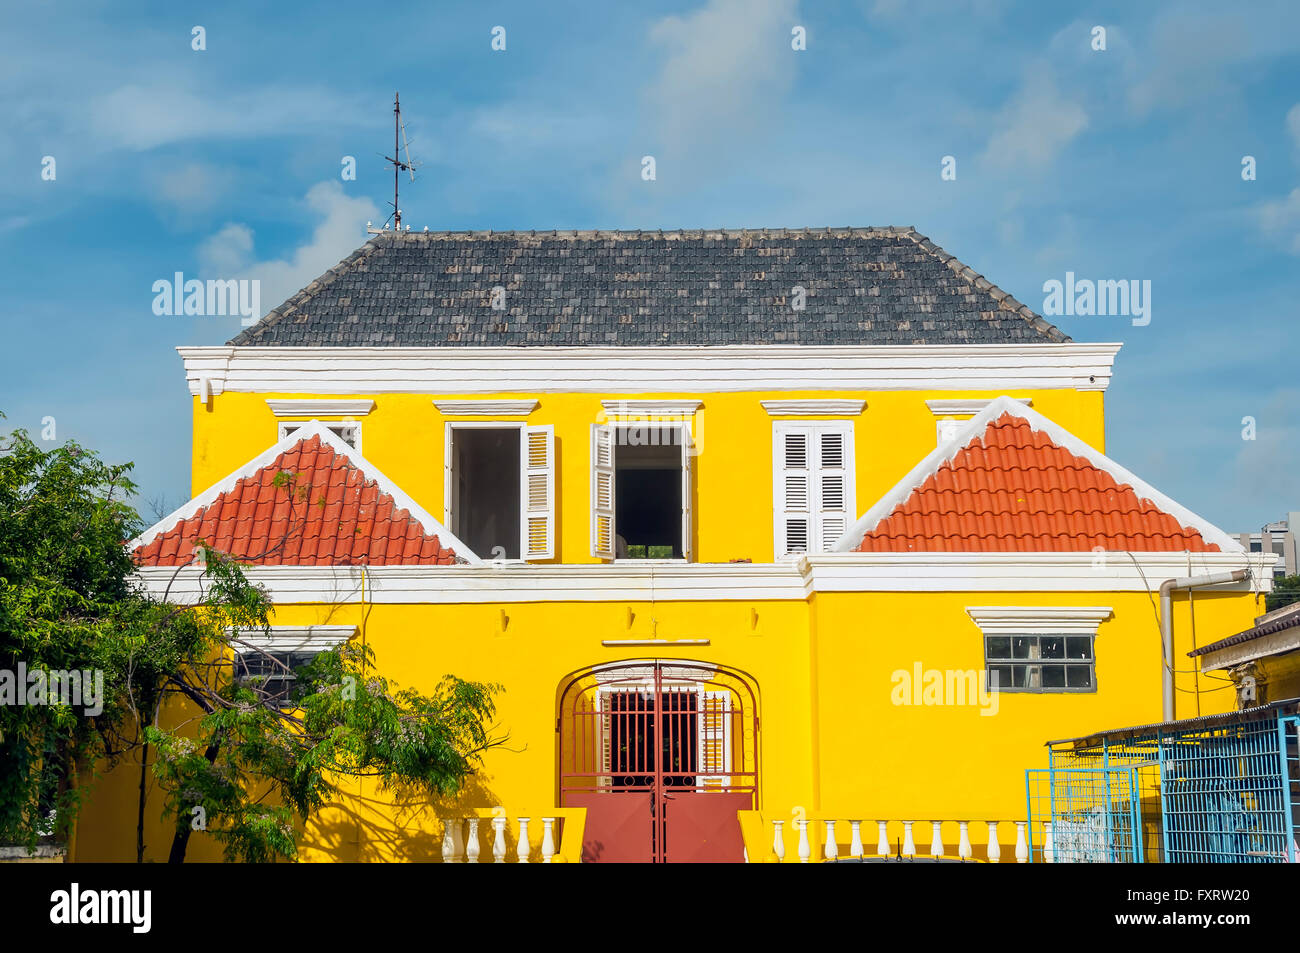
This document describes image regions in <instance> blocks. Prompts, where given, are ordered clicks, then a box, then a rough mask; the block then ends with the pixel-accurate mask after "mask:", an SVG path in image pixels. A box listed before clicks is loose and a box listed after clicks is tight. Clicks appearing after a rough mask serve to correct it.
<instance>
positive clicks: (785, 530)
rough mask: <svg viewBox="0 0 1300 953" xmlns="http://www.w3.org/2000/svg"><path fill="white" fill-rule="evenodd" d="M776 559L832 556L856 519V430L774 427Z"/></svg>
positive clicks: (813, 425)
mask: <svg viewBox="0 0 1300 953" xmlns="http://www.w3.org/2000/svg"><path fill="white" fill-rule="evenodd" d="M774 433H775V439H774V441H773V442H774V444H775V455H776V460H775V461H774V463H775V466H774V471H775V472H774V474H773V477H774V480H775V485H774V487H773V497H774V502H775V511H776V512H775V516H776V519H775V527H774V530H775V533H774V537H775V543H776V546H775V549H776V555H777V557H778V558H779V557H781V556H784V555H787V554H790V553H822V552H827V551H829V550H830V549H831V548H832V547H833V546H834V545H835V543H836V541H837V540H838V539H839V538H840V536H842V535H843V534H844V532H845V530H847V529H848V527H849V524H850V522H851V521H852V519H853V513H854V498H853V425H852V424H851V423H847V422H846V423H824V424H822V423H806V424H801V423H783V424H778V425H776V429H775V431H774Z"/></svg>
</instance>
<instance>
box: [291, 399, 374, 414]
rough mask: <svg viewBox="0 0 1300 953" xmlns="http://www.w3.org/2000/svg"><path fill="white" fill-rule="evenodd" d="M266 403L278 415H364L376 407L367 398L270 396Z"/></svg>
mask: <svg viewBox="0 0 1300 953" xmlns="http://www.w3.org/2000/svg"><path fill="white" fill-rule="evenodd" d="M266 404H267V406H268V407H270V408H271V413H273V414H275V415H276V416H277V417H364V416H365V415H366V414H368V413H370V412H371V411H372V410H374V409H375V402H374V401H373V400H370V399H369V398H367V399H365V400H327V399H323V398H319V397H313V398H309V399H307V400H284V399H281V398H278V397H268V398H267V399H266Z"/></svg>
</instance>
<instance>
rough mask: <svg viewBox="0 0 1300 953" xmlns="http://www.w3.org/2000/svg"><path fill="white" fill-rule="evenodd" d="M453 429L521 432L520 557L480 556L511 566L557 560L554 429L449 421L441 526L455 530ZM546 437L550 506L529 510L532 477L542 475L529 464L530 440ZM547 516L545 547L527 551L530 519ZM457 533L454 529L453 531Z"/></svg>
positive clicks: (512, 423) (512, 422)
mask: <svg viewBox="0 0 1300 953" xmlns="http://www.w3.org/2000/svg"><path fill="white" fill-rule="evenodd" d="M454 430H517V431H518V432H519V555H518V556H517V557H514V558H511V559H502V560H495V559H493V557H492V554H491V553H479V556H480V557H481V558H482V559H484V560H488V561H492V562H504V563H509V564H516V563H526V562H533V561H538V560H546V559H554V558H555V428H554V427H553V426H552V425H550V424H546V425H543V426H534V425H530V424H527V423H524V422H523V421H519V420H448V421H447V422H446V424H445V426H444V432H443V449H442V514H443V521H442V524H443V525H444V526H446V527H447V528H448V529H451V528H452V521H453V518H454V510H455V505H454V504H455V487H456V482H455V479H454V477H453V474H452V457H451V444H452V431H454ZM539 432H540V433H545V434H547V435H548V436H547V438H546V442H547V446H548V448H549V454H548V456H549V459H548V461H547V464H546V466H545V468H544V470H545V484H546V497H547V503H543V504H541V505H540V506H533V507H530V494H529V487H530V478H536V477H538V476H539V475H540V474H539V472H538V469H537V468H530V467H529V465H528V461H529V455H528V438H529V435H530V434H535V433H539ZM538 516H545V517H546V518H547V519H548V522H549V525H548V527H547V533H546V548H545V549H544V550H541V551H537V552H531V553H530V552H529V549H528V543H529V539H528V523H529V519H530V517H531V518H532V519H536V518H537V517H538ZM453 532H454V530H453Z"/></svg>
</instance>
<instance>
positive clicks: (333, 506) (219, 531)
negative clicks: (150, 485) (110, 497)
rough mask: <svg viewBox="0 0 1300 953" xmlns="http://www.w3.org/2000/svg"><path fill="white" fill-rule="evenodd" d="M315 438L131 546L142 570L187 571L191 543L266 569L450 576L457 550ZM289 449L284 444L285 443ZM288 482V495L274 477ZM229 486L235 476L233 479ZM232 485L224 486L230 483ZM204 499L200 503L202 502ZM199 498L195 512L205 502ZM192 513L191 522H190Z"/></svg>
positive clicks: (291, 448) (182, 512)
mask: <svg viewBox="0 0 1300 953" xmlns="http://www.w3.org/2000/svg"><path fill="white" fill-rule="evenodd" d="M328 439H329V438H326V439H325V440H322V435H321V434H319V433H315V434H313V435H312V436H310V437H306V438H304V439H300V440H298V441H297V442H296V443H293V444H291V445H287V446H285V448H284V449H283V450H282V452H280V453H279V455H278V456H276V457H275V458H274V459H273V460H272V461H271V462H270V463H267V464H266V465H264V466H261V467H260V468H258V469H256V470H255V471H253V472H251V473H248V474H247V475H245V476H240V477H239V478H238V479H237V480H235V482H234V483H233V485H231V486H230V487H229V488H228V489H224V490H223V491H222V492H219V493H217V494H216V495H215V497H214V498H212V499H210V500H207V501H206V502H204V503H203V505H202V506H200V507H198V508H197V509H195V508H194V507H193V504H191V506H190V507H188V508H182V509H181V510H179V511H177V513H176V514H173V517H177V519H176V521H175V522H174V523H173V524H171V525H169V526H168V527H167V528H165V529H161V531H160V527H161V526H163V524H165V523H167V522H168V520H170V519H172V517H168V520H164V521H163V524H159V527H154V529H153V530H150V531H149V532H148V533H146V534H145V535H144V536H142V537H140V540H138V541H137V542H138V543H139V545H138V546H137V548H136V550H135V553H136V557H137V561H138V563H139V564H140V565H142V566H177V565H182V564H184V563H186V562H188V561H189V559H190V557H191V556H192V554H193V552H194V543H195V541H196V540H200V539H202V540H204V541H206V542H207V543H208V545H210V546H212V547H213V548H214V549H216V550H218V551H219V552H223V553H228V554H230V555H232V556H235V557H237V558H238V559H240V560H241V561H244V562H248V563H253V564H255V565H263V566H344V565H357V564H362V563H364V564H367V565H371V566H434V565H437V566H446V565H451V564H452V563H455V562H457V561H458V560H457V556H456V553H455V551H454V550H453V549H451V548H450V547H449V546H445V545H443V543H442V542H441V541H440V540H439V538H438V536H437V535H436V534H435V533H431V532H429V531H428V530H427V529H426V527H425V525H424V524H423V523H422V522H421V521H420V519H417V518H416V516H414V515H412V513H411V511H410V509H408V508H406V507H404V506H402V505H400V503H399V502H398V501H397V500H396V499H395V498H394V496H393V494H392V493H388V492H385V491H384V490H383V489H381V487H380V485H379V483H378V482H377V481H376V480H374V479H371V478H369V477H367V475H366V474H365V473H364V472H362V470H361V469H358V467H357V466H355V465H354V464H353V462H352V461H351V460H350V459H349V457H348V456H347V455H345V453H344V452H342V451H345V450H346V449H348V448H347V447H346V445H332V444H331V443H330V442H327V441H328ZM286 443H287V441H286ZM280 473H288V474H291V479H289V480H288V481H287V482H286V481H285V480H284V479H283V478H282V479H281V481H280V482H281V483H282V484H284V485H281V486H276V485H275V483H276V476H277V474H280ZM232 476H233V475H232ZM228 482H229V481H228ZM205 495H206V494H205ZM202 499H203V498H202V497H200V498H199V500H198V501H195V502H199V501H202ZM187 509H192V510H193V512H192V513H188V514H187V512H186V510H187Z"/></svg>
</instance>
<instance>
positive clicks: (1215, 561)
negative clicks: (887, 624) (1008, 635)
mask: <svg viewBox="0 0 1300 953" xmlns="http://www.w3.org/2000/svg"><path fill="white" fill-rule="evenodd" d="M1132 555H1133V559H1132V560H1130V559H1129V558H1128V554H1126V553H1110V554H1107V558H1106V559H1105V560H1098V558H1097V557H1096V556H1094V555H1093V554H1092V553H851V554H842V555H837V554H824V555H816V556H805V557H800V558H799V559H795V560H791V561H788V562H783V563H704V564H700V563H674V564H657V565H654V566H649V565H637V564H635V563H626V562H624V563H613V564H603V565H602V564H582V565H573V564H570V565H564V564H559V565H546V564H538V565H529V564H507V565H504V566H494V565H492V564H490V563H482V564H479V565H475V566H372V567H369V568H368V569H367V570H366V573H365V601H366V602H367V603H385V604H411V603H419V604H424V603H428V604H439V605H459V604H477V605H491V604H496V603H512V602H550V603H556V602H629V601H635V602H649V601H652V600H653V601H661V602H662V601H668V600H677V601H685V602H698V601H729V602H752V601H757V600H796V601H803V600H805V599H807V598H808V597H809V596H811V595H812V594H813V593H814V592H819V593H820V592H825V593H843V592H990V593H996V592H1016V593H1020V592H1099V593H1116V592H1141V593H1147V592H1154V591H1156V590H1157V589H1158V588H1159V586H1160V583H1161V582H1163V581H1164V580H1165V579H1169V578H1173V577H1177V576H1184V575H1188V574H1189V572H1191V573H1208V572H1217V571H1223V570H1226V569H1241V568H1243V567H1249V568H1252V569H1254V570H1255V571H1256V572H1257V573H1259V572H1260V569H1259V566H1260V564H1261V560H1260V559H1258V558H1257V557H1260V556H1261V555H1262V554H1259V553H1252V554H1243V553H1192V554H1190V557H1191V558H1190V560H1189V554H1187V553H1134V554H1132ZM1135 561H1136V565H1135ZM1189 562H1190V566H1191V569H1190V570H1189ZM246 573H247V575H248V578H249V579H250V580H251V581H253V582H255V583H258V584H259V585H263V586H266V588H267V590H268V591H269V592H270V593H271V597H272V599H273V600H274V601H275V603H276V604H277V605H284V604H301V603H309V604H327V605H328V604H355V603H359V602H360V601H361V594H362V585H361V584H362V576H361V569H360V567H356V566H337V567H334V566H250V567H248V568H247V570H246ZM137 574H138V578H139V580H140V581H141V583H142V584H143V585H144V586H145V588H146V589H148V591H149V592H151V593H153V594H154V595H156V596H159V597H161V596H162V595H163V593H167V594H168V598H170V599H172V600H173V601H177V602H183V603H190V602H194V601H197V599H198V598H200V597H201V595H202V591H203V589H202V581H203V580H202V570H201V569H199V568H198V567H186V568H184V569H182V570H180V571H179V572H178V571H177V570H176V569H175V568H174V567H164V566H159V567H143V568H141V569H139V570H137ZM1217 588H1219V589H1221V590H1222V591H1234V592H1248V591H1250V586H1249V584H1248V583H1234V584H1228V585H1224V586H1221V587H1217Z"/></svg>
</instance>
